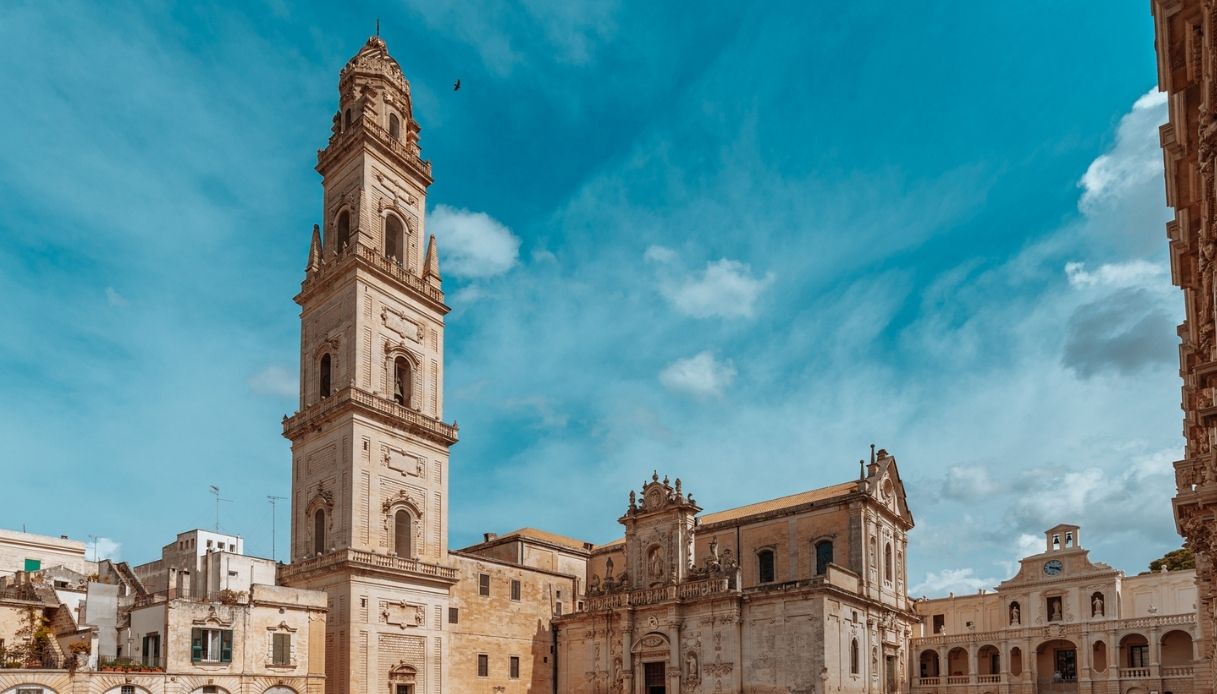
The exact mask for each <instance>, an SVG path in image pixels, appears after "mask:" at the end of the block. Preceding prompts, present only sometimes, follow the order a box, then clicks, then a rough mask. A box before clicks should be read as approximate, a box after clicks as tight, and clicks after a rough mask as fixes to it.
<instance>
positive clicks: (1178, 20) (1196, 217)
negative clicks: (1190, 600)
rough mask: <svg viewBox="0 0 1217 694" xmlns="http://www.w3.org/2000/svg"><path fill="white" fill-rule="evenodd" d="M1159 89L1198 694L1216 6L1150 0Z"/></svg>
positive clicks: (1204, 575)
mask: <svg viewBox="0 0 1217 694" xmlns="http://www.w3.org/2000/svg"><path fill="white" fill-rule="evenodd" d="M1150 7H1151V9H1152V12H1153V16H1154V24H1155V33H1154V47H1155V49H1156V51H1157V56H1158V88H1159V89H1161V90H1162V91H1164V92H1166V94H1167V107H1168V112H1169V120H1168V121H1167V123H1166V124H1165V125H1163V126H1162V128H1161V131H1160V133H1161V140H1162V150H1163V156H1164V159H1165V173H1166V202H1167V204H1168V205H1169V206H1170V207H1171V208H1173V210H1174V218H1173V219H1172V220H1171V221H1170V222H1168V223H1167V225H1166V235H1167V238H1168V239H1169V243H1170V259H1171V279H1172V280H1173V281H1174V283H1175V284H1176V285H1177V286H1178V287H1179V289H1180V290H1182V292H1183V298H1184V309H1185V319H1184V321H1183V323H1182V324H1181V325H1180V326H1179V338H1180V344H1179V375H1180V376H1182V377H1183V390H1182V398H1181V400H1182V407H1183V435H1184V439H1185V447H1184V452H1183V458H1182V459H1181V460H1179V461H1177V462H1176V463H1175V480H1176V490H1177V491H1176V495H1175V498H1174V511H1175V521H1176V525H1177V527H1178V530H1179V533H1180V534H1181V535H1183V537H1184V538H1185V540H1186V545H1187V546H1188V547H1189V548H1191V550H1192V551H1193V552H1194V553H1195V555H1196V589H1197V592H1198V596H1197V597H1198V608H1199V613H1200V614H1199V623H1198V626H1199V634H1198V635H1197V636H1198V638H1197V642H1198V645H1199V649H1200V654H1201V656H1202V658H1201V660H1200V661H1199V662H1198V663H1197V669H1196V692H1197V694H1212V692H1213V691H1214V688H1215V687H1217V670H1215V669H1214V668H1213V659H1214V657H1215V656H1217V575H1215V573H1214V558H1215V557H1214V555H1215V553H1217V545H1215V544H1214V543H1217V458H1215V457H1214V456H1215V455H1217V451H1215V450H1214V446H1213V443H1214V438H1215V436H1217V287H1215V286H1214V279H1215V277H1214V275H1215V273H1217V268H1215V267H1214V261H1215V260H1217V3H1215V2H1214V1H1213V0H1152V1H1151V3H1150Z"/></svg>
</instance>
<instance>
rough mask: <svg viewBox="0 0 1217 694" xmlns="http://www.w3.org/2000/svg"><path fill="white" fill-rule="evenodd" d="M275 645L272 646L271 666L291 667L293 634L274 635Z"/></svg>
mask: <svg viewBox="0 0 1217 694" xmlns="http://www.w3.org/2000/svg"><path fill="white" fill-rule="evenodd" d="M272 636H273V643H272V644H271V646H272V648H271V656H272V657H271V664H272V665H291V664H292V635H291V634H273V635H272Z"/></svg>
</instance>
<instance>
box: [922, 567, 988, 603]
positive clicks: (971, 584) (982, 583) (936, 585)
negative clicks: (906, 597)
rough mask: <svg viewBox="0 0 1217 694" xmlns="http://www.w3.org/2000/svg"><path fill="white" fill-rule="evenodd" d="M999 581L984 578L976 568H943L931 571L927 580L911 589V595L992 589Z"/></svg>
mask: <svg viewBox="0 0 1217 694" xmlns="http://www.w3.org/2000/svg"><path fill="white" fill-rule="evenodd" d="M998 583H999V581H998V579H996V578H982V577H980V576H977V575H976V572H975V570H974V569H970V568H968V569H943V570H942V571H930V572H927V573H926V575H925V580H924V581H922V582H921V583H918V584H917V585H915V586H913V587H912V588H910V589H909V593H910V594H911V595H915V596H918V595H926V596H930V597H939V596H942V595H945V594H947V593H958V594H960V595H963V594H965V593H975V592H977V591H979V590H981V589H982V588H983V589H990V588H994V587H995V586H997V584H998Z"/></svg>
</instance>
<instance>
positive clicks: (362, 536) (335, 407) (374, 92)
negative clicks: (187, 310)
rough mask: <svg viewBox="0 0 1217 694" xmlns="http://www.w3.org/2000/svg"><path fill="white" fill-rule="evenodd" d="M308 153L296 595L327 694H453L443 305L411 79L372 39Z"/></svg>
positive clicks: (450, 429)
mask: <svg viewBox="0 0 1217 694" xmlns="http://www.w3.org/2000/svg"><path fill="white" fill-rule="evenodd" d="M338 93H339V102H338V103H339V105H338V111H337V113H336V114H335V115H334V118H333V125H332V129H331V135H330V138H329V141H328V143H327V144H326V146H325V148H324V149H321V150H320V151H318V153H317V171H318V173H320V174H321V177H322V186H323V187H324V204H323V208H322V215H323V222H322V225H320V226H314V228H313V233H312V240H311V246H310V249H309V255H308V264H307V267H306V270H305V277H304V281H303V283H302V284H301V288H300V293H299V294H298V295H297V296H296V297H295V300H296V303H298V304H299V305H300V323H301V325H300V409H299V410H298V411H297V412H296V413H295V414H294V415H292V416H290V417H287V418H286V419H284V422H283V435H284V436H285V437H287V438H288V439H290V440H291V442H292V541H291V559H292V561H291V564H290V565H288V566H285V567H283V568H282V570H281V580H282V581H283V582H284V583H286V584H287V585H290V586H299V587H303V588H313V589H318V590H324V591H325V592H326V593H328V594H329V616H328V621H327V627H326V649H325V650H326V657H325V674H326V692H327V694H347V693H354V692H385V691H389V692H390V694H424V693H427V694H438V692H441V691H445V690H446V687H445V685H446V682H445V681H444V679H445V667H444V664H445V662H446V660H447V648H448V644H447V641H446V639H445V633H444V631H443V622H444V619H445V616H446V614H447V608H448V600H449V590H450V588H451V586H452V585H453V584H454V583H455V582H456V576H457V572H456V570H455V569H454V568H452V567H451V566H450V564H449V561H448V550H447V547H448V448H449V447H450V446H451V445H452V444H454V443H455V442H456V427H455V426H453V425H450V424H447V423H445V422H444V419H443V405H444V400H443V383H444V375H443V363H444V361H443V346H444V315H445V314H446V313H447V312H448V307H447V306H446V305H445V304H444V294H443V291H442V290H441V284H440V271H439V258H438V254H437V253H438V252H437V249H436V245H435V238H434V237H430V239H429V240H427V241H424V239H427V236H426V235H425V231H424V230H425V210H426V195H427V188H428V186H430V184H431V165H430V162H427V161H425V160H423V159H422V158H421V157H420V150H419V142H418V134H419V126H418V123H417V122H416V121H415V120H414V113H413V108H412V104H411V97H410V85H409V83H408V82H407V81H406V79H405V77H404V75H403V74H402V71H401V67H400V66H399V65H398V63H397V61H396V60H394V59H393V58H392V56H390V55H389V52H388V50H387V47H386V46H385V42H384V41H383V40H381V38H380V37H379V36H374V37H372V38H369V39H368V41H367V43H366V44H364V46H363V48H361V49H360V50H359V52H358V53H357V54H356V55H355V56H354V57H353V58H351V60H350V61H349V62H348V63H347V64H346V66H345V67H344V68H343V69H342V72H341V74H340V76H339V81H338Z"/></svg>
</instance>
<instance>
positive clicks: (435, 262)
mask: <svg viewBox="0 0 1217 694" xmlns="http://www.w3.org/2000/svg"><path fill="white" fill-rule="evenodd" d="M432 278H434V279H435V282H436V284H438V283H439V282H440V281H441V279H440V275H439V248H438V247H437V246H436V244H435V234H432V235H431V238H429V239H427V254H426V255H425V256H423V279H425V280H426V279H432Z"/></svg>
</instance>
